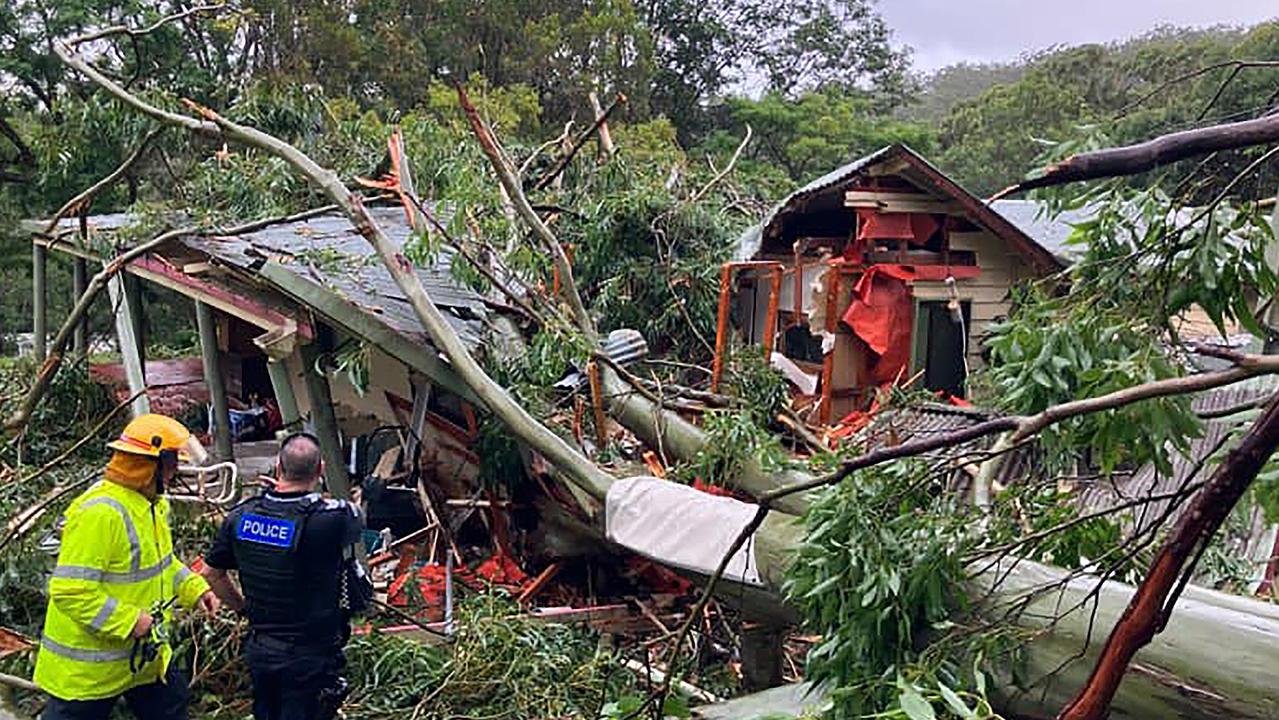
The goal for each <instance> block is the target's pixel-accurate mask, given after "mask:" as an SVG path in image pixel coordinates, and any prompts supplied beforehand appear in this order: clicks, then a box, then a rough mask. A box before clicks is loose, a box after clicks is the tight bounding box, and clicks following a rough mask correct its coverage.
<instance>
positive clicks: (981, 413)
mask: <svg viewBox="0 0 1279 720" xmlns="http://www.w3.org/2000/svg"><path fill="white" fill-rule="evenodd" d="M995 417H998V413H996V412H994V411H990V410H984V409H980V408H971V407H970V408H964V407H956V406H954V405H945V404H942V403H921V404H918V405H912V406H909V407H903V408H897V409H893V410H888V411H885V412H883V413H881V414H880V415H878V416H877V417H876V418H875V419H874V420H873V421H872V422H871V424H870V425H868V426H867V427H866V428H865V429H864V430H862V431H861V432H860V433H859V434H858V435H857V438H858V440H863V441H865V443H866V450H867V451H870V450H875V449H876V448H880V447H889V446H893V445H900V444H902V443H904V442H907V441H908V440H922V439H925V438H928V437H933V436H938V435H945V434H947V433H952V432H955V431H957V430H963V429H964V428H968V427H972V426H973V425H977V424H979V423H982V422H985V421H987V420H991V419H993V418H995ZM993 442H994V440H993V438H985V439H981V440H974V441H972V442H969V443H965V444H963V445H958V446H955V447H951V448H945V449H942V450H937V451H934V452H931V453H926V454H925V457H927V458H928V459H930V460H933V461H937V460H945V459H955V460H958V459H961V458H962V459H966V458H967V457H968V456H973V458H972V459H973V461H975V462H980V460H981V458H980V457H979V456H978V454H979V453H980V452H981V451H982V450H984V449H986V448H988V447H990V445H991V444H992V443H993ZM1035 471H1036V461H1035V450H1034V448H1033V447H1025V448H1021V449H1019V450H1017V451H1016V452H1014V453H1012V455H1011V456H1010V457H1009V458H1008V459H1007V460H1005V462H1004V463H1003V465H1001V466H1000V469H999V475H998V477H996V480H997V481H998V482H1000V483H1001V484H1004V485H1007V484H1009V483H1012V482H1015V481H1017V480H1019V479H1024V478H1026V477H1027V476H1029V475H1031V474H1032V473H1034V472H1035Z"/></svg>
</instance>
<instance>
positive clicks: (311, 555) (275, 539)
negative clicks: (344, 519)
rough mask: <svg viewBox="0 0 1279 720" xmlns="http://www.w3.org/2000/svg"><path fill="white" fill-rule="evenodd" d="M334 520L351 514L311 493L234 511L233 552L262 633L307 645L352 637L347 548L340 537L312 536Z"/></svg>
mask: <svg viewBox="0 0 1279 720" xmlns="http://www.w3.org/2000/svg"><path fill="white" fill-rule="evenodd" d="M330 512H343V513H345V512H349V509H348V508H347V506H346V505H345V503H341V502H338V501H329V500H324V499H322V498H321V497H320V495H319V494H318V493H310V494H308V495H303V496H300V497H277V496H273V495H264V496H261V497H257V498H253V499H251V500H248V501H246V502H245V503H244V504H242V505H240V506H239V507H238V508H236V510H235V511H233V514H232V516H231V518H229V520H230V522H232V523H233V525H232V550H233V552H234V553H235V560H236V566H237V568H238V569H239V573H240V585H241V587H242V588H243V591H244V598H245V614H246V615H247V616H248V619H249V623H250V625H252V627H253V629H254V631H255V632H259V633H262V634H264V635H270V636H273V637H278V638H281V639H296V640H302V641H305V642H306V644H320V643H323V642H327V641H329V640H330V639H336V638H338V637H340V636H342V635H343V634H344V632H345V630H346V627H347V623H348V613H347V612H345V611H344V610H343V609H342V608H341V607H340V601H341V575H342V571H343V564H344V555H345V552H344V550H345V548H343V547H342V546H341V544H340V537H338V536H333V537H332V538H324V537H314V536H308V534H307V531H306V530H307V525H308V524H309V523H313V522H315V520H316V518H317V517H318V516H319V515H321V514H323V513H330ZM313 535H314V534H313ZM320 542H323V543H324V544H325V545H328V547H323V546H320V545H319V544H318V543H320Z"/></svg>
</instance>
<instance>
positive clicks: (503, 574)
mask: <svg viewBox="0 0 1279 720" xmlns="http://www.w3.org/2000/svg"><path fill="white" fill-rule="evenodd" d="M473 574H474V576H475V577H476V578H479V579H482V580H487V581H488V582H489V583H491V584H493V585H501V586H506V587H515V588H518V587H521V586H523V585H524V583H526V582H528V575H525V574H524V571H523V570H521V569H520V566H519V565H517V564H515V560H513V559H511V556H510V555H507V554H506V553H505V552H503V551H501V550H498V551H497V552H495V553H493V554H492V555H491V556H489V559H488V560H485V561H484V562H482V563H480V564H479V566H478V567H476V568H475V570H474V573H473ZM467 584H468V585H470V584H471V583H467Z"/></svg>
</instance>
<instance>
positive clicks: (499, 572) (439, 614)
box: [386, 550, 529, 620]
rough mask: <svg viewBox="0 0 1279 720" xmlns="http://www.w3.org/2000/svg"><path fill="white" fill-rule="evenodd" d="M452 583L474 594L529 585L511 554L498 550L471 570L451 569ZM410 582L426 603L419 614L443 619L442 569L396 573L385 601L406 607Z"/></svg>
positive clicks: (428, 567) (434, 566)
mask: <svg viewBox="0 0 1279 720" xmlns="http://www.w3.org/2000/svg"><path fill="white" fill-rule="evenodd" d="M453 580H454V581H455V582H457V583H460V584H462V585H465V586H467V587H468V588H470V589H472V590H475V591H477V592H478V591H482V590H484V589H486V586H496V587H501V588H504V589H506V590H509V591H511V592H518V591H519V590H520V589H522V588H523V587H524V586H525V585H526V584H528V582H529V577H528V575H526V574H525V573H524V571H523V570H521V569H520V566H519V565H518V564H516V562H515V560H513V559H512V558H511V556H510V555H508V554H507V553H505V552H502V551H500V550H499V551H498V552H495V553H493V554H492V555H491V556H490V557H489V558H488V559H487V560H485V561H484V562H482V563H480V564H479V566H478V567H476V568H475V569H474V570H471V569H469V568H466V567H456V568H454V569H453ZM410 581H414V582H416V583H417V588H418V591H419V592H420V593H421V595H422V600H423V602H424V603H425V608H423V612H422V613H420V614H422V615H424V616H426V617H427V618H428V619H431V620H438V619H441V618H443V617H444V593H445V586H446V583H447V582H448V572H447V570H446V568H445V566H443V565H438V564H432V565H423V566H421V567H419V568H417V569H416V570H412V571H409V572H405V573H401V574H399V575H398V576H396V578H395V580H393V581H391V585H390V586H389V587H388V588H387V591H386V601H387V602H388V603H390V604H391V605H394V606H395V607H408V606H409V604H410V602H409V587H408V584H409V582H410Z"/></svg>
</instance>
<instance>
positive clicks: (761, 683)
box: [742, 622, 783, 690]
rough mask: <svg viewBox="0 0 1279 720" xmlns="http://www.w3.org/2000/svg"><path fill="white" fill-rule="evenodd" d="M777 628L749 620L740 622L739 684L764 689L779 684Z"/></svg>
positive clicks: (779, 636)
mask: <svg viewBox="0 0 1279 720" xmlns="http://www.w3.org/2000/svg"><path fill="white" fill-rule="evenodd" d="M782 639H783V632H782V630H781V628H778V627H777V626H775V625H764V624H759V623H753V622H746V623H743V624H742V684H743V685H744V686H745V688H746V689H747V690H767V689H768V688H772V687H777V686H778V685H781V684H782V658H783V649H782Z"/></svg>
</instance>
